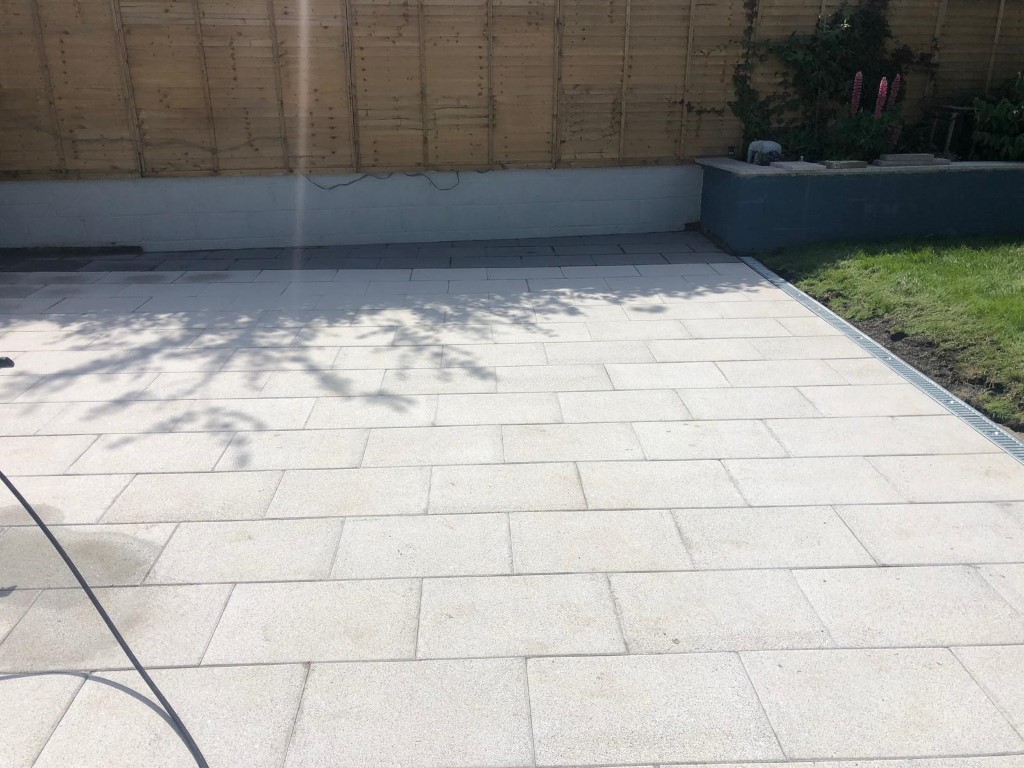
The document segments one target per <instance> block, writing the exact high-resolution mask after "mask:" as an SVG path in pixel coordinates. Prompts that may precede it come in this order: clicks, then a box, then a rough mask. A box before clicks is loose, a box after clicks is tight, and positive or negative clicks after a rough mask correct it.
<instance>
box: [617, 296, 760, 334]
mask: <svg viewBox="0 0 1024 768" xmlns="http://www.w3.org/2000/svg"><path fill="white" fill-rule="evenodd" d="M743 303H744V304H746V303H747V302H743ZM722 306H724V304H722V303H716V304H712V303H708V302H703V301H691V302H682V303H670V304H667V303H665V302H663V301H661V300H660V298H659V297H657V296H652V297H637V298H636V300H634V301H630V302H629V303H628V304H627V305H626V306H625V307H624V308H623V309H624V311H625V313H626V316H627V317H628V318H629V319H630V320H643V321H650V320H662V321H664V320H676V321H679V320H689V319H693V318H699V319H703V318H720V317H724V315H723V314H722V310H721V307H722ZM680 325H682V323H680ZM687 335H689V331H687Z"/></svg>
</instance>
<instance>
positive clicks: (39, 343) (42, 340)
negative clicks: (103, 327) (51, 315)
mask: <svg viewBox="0 0 1024 768" xmlns="http://www.w3.org/2000/svg"><path fill="white" fill-rule="evenodd" d="M96 338H97V334H96V333H95V332H86V331H74V330H69V331H67V332H62V331H59V330H58V331H8V332H6V333H2V334H0V345H3V348H4V351H5V352H7V353H8V355H7V356H10V353H11V352H35V351H37V350H46V349H84V348H85V347H87V346H88V345H89V344H91V343H92V342H93V341H95V340H96Z"/></svg>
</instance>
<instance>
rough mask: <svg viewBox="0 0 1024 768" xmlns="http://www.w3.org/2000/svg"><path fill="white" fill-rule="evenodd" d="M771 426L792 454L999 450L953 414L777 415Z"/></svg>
mask: <svg viewBox="0 0 1024 768" xmlns="http://www.w3.org/2000/svg"><path fill="white" fill-rule="evenodd" d="M768 427H769V428H770V429H771V431H772V432H773V433H774V434H775V436H776V437H777V438H778V439H779V441H780V442H781V443H782V444H783V445H784V446H785V447H786V450H787V451H788V452H789V454H790V455H791V456H873V455H898V454H937V453H997V452H999V447H998V446H997V445H996V444H995V443H993V442H991V441H990V440H988V438H986V437H983V436H982V435H980V434H978V433H977V432H976V431H975V430H974V429H972V428H971V427H969V426H968V425H967V424H965V423H964V422H963V421H961V420H960V419H958V418H957V417H956V416H952V415H945V416H854V417H850V418H830V419H822V418H817V419H779V420H772V421H769V422H768Z"/></svg>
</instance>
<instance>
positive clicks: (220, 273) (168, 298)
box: [0, 232, 1024, 768]
mask: <svg viewBox="0 0 1024 768" xmlns="http://www.w3.org/2000/svg"><path fill="white" fill-rule="evenodd" d="M446 249H447V250H446ZM261 262H262V263H261ZM61 264H63V265H69V264H70V265H72V266H73V267H74V271H64V272H59V271H52V270H53V269H54V267H56V266H59V265H61ZM290 267H296V268H295V269H291V268H290ZM24 269H26V270H27V271H22V272H6V273H0V354H4V355H10V356H11V357H13V358H14V360H15V362H16V367H15V368H14V369H11V370H5V371H2V372H0V435H2V436H0V469H2V470H3V471H4V472H5V473H7V474H9V475H11V476H12V477H13V478H14V481H15V482H16V484H17V485H18V486H19V488H20V489H21V490H22V492H23V493H24V494H25V495H26V496H27V497H28V499H29V500H30V501H31V502H33V503H34V504H35V505H36V506H37V508H38V509H39V510H40V512H41V514H42V515H43V516H44V518H45V519H46V520H47V521H48V522H49V523H51V524H52V525H53V530H54V532H55V534H56V535H57V536H58V538H60V540H61V541H62V542H64V543H65V545H66V546H67V547H68V549H69V550H70V552H71V553H72V556H73V557H74V558H75V559H76V561H77V562H78V563H79V565H80V567H81V568H82V569H83V571H84V572H85V573H86V575H87V576H88V578H89V579H90V580H91V582H92V584H93V585H94V586H96V587H99V588H100V589H98V593H99V595H100V598H101V600H103V602H104V603H105V604H106V605H107V606H108V608H109V610H110V612H111V613H112V615H113V616H114V618H115V621H117V622H118V624H119V625H120V626H121V628H122V629H123V631H124V633H125V635H126V636H127V638H128V640H129V642H130V643H131V644H132V645H133V647H134V648H135V650H136V652H137V653H138V655H139V656H140V657H141V659H142V660H143V662H144V663H145V664H147V666H148V667H149V668H150V669H151V671H152V673H153V675H154V677H155V679H156V680H157V681H158V683H160V685H161V686H163V688H164V690H165V692H166V693H167V694H168V696H169V698H170V699H171V701H172V702H173V703H174V705H175V706H176V708H177V709H178V711H179V712H180V713H181V714H182V716H183V718H184V719H185V721H186V722H187V724H188V725H189V727H190V729H191V730H192V733H193V735H194V736H195V737H196V739H197V741H198V743H199V744H200V746H201V747H202V749H203V750H204V752H205V754H206V757H207V759H208V760H209V763H210V765H211V766H213V768H282V767H283V768H327V767H337V768H370V767H371V766H401V768H527V767H530V766H546V767H549V768H554V767H556V766H560V767H566V766H571V767H577V766H579V767H583V766H655V765H657V766H668V765H671V766H683V765H689V764H698V763H702V764H703V763H720V764H731V763H745V764H750V763H754V764H764V765H767V764H778V763H785V762H789V761H794V762H795V761H800V762H807V761H814V762H815V763H816V765H818V766H823V765H824V766H833V765H835V766H838V765H840V764H844V763H843V762H842V761H865V760H882V759H888V760H892V761H893V762H885V763H879V766H880V767H884V768H911V767H912V766H921V768H973V767H975V766H976V767H977V768H1004V767H1011V768H1024V465H1022V464H1021V463H1019V462H1018V461H1017V460H1015V459H1014V458H1013V457H1012V456H1010V455H1008V454H1007V453H1005V452H1003V451H1002V450H1001V449H1000V448H998V447H997V446H996V445H995V444H993V443H992V442H990V441H989V440H988V439H986V438H985V437H984V436H983V435H981V434H979V433H978V432H976V431H975V430H974V429H972V428H971V427H969V426H968V425H967V424H965V423H964V422H962V421H961V420H959V419H958V418H956V417H954V416H953V415H951V414H950V413H948V412H947V411H946V410H945V409H944V408H943V406H942V405H941V404H939V403H937V402H936V401H934V400H932V399H931V398H930V397H928V396H926V395H925V394H923V393H922V392H920V391H919V390H918V389H916V388H915V387H914V386H912V385H911V384H909V383H907V382H906V381H905V380H903V379H901V378H900V377H899V376H897V375H896V374H894V373H893V372H892V371H891V370H890V369H889V368H888V367H887V366H886V365H884V364H883V363H882V362H880V361H879V360H876V359H874V358H872V357H870V356H869V355H868V354H867V353H866V352H864V351H863V350H862V349H861V348H860V347H859V346H858V345H857V344H855V343H854V342H853V341H851V340H850V339H849V338H847V337H845V336H843V335H842V334H840V333H839V332H838V331H836V330H835V329H834V328H833V327H832V326H830V325H829V324H828V323H826V322H824V321H823V320H822V319H821V318H820V317H818V316H816V315H815V314H814V313H813V312H812V311H810V310H808V309H806V308H805V307H803V306H801V305H800V304H799V303H798V302H796V301H794V300H793V299H791V298H790V297H789V296H787V295H786V294H785V293H784V292H783V291H781V290H779V289H778V288H776V287H775V286H773V285H772V284H770V283H769V282H767V281H766V280H764V279H763V278H762V277H761V276H759V275H758V274H757V273H756V272H755V271H753V270H752V269H751V268H750V267H748V266H747V265H745V264H743V263H741V262H739V261H737V260H736V259H734V258H733V257H731V256H729V255H727V254H724V253H721V252H720V251H717V250H716V249H715V248H714V246H713V245H711V244H710V243H709V242H708V241H707V240H705V239H704V238H703V237H701V236H700V235H698V234H695V233H691V232H682V233H667V234H653V235H623V236H615V237H612V236H604V237H584V238H558V239H551V240H535V241H529V242H506V243H475V244H442V245H438V244H431V245H424V246H409V245H406V246H400V247H394V248H388V247H384V246H379V247H370V246H360V247H354V248H351V249H344V248H339V249H319V250H318V251H314V252H310V253H305V254H300V255H296V254H295V253H292V252H288V251H284V250H283V249H277V250H275V251H273V252H267V253H258V252H257V253H244V254H236V253H233V252H222V253H219V254H205V255H204V254H163V255H149V254H147V255H143V256H137V257H133V256H116V255H115V256H111V257H109V258H106V257H98V258H93V257H89V258H86V259H84V260H83V259H82V258H78V259H77V260H75V259H68V258H64V259H63V260H58V259H56V258H53V259H49V260H47V259H46V258H45V257H38V258H37V257H35V256H33V257H32V258H26V259H25V267H24ZM36 269H38V270H50V271H34V270H36ZM149 699H150V694H149V693H148V691H147V690H146V689H145V687H144V685H143V684H142V682H141V680H139V678H138V677H137V676H136V674H135V673H134V672H133V671H131V670H130V668H129V665H128V662H127V660H126V659H125V658H124V657H123V656H122V654H121V653H120V651H119V650H118V648H117V646H116V644H115V643H114V641H113V640H112V639H111V638H110V637H109V636H108V635H107V634H106V632H105V630H104V628H103V626H102V624H101V623H100V621H99V619H98V617H97V616H96V615H95V614H94V612H93V611H92V608H91V607H90V605H89V604H88V602H87V601H86V599H85V597H84V595H83V594H82V593H81V592H80V591H79V590H78V589H77V588H76V587H75V586H74V583H73V581H72V579H71V577H70V574H68V573H67V572H66V570H65V568H64V567H63V565H62V563H61V562H60V561H59V560H58V559H57V557H56V556H55V555H54V554H53V553H52V552H51V550H50V549H49V546H48V544H47V542H46V541H45V539H44V538H43V536H42V535H41V534H40V533H39V531H38V530H37V529H36V528H34V527H33V526H32V525H31V521H30V520H29V519H28V518H27V516H26V515H25V513H24V511H23V510H22V509H21V508H20V507H19V506H18V505H17V504H16V502H15V500H14V499H13V497H11V496H10V495H9V494H7V493H6V491H4V493H3V496H2V499H0V766H3V767H4V768H14V767H17V768H28V767H29V766H32V767H34V768H57V767H61V768H65V767H67V766H73V767H74V768H115V767H124V768H128V767H131V768H135V767H137V766H160V767H166V768H179V767H181V768H184V767H185V766H189V765H193V763H192V762H191V761H190V758H189V756H188V753H187V752H186V750H185V748H184V746H183V745H182V743H181V741H180V740H179V739H178V738H177V736H176V735H175V733H174V732H173V731H172V730H171V728H170V727H169V726H168V724H167V723H166V722H165V720H164V719H163V717H162V715H161V714H160V713H159V711H158V710H157V709H156V707H155V705H153V704H152V702H151V701H150V700H149ZM862 764H863V763H862ZM851 765H852V763H851Z"/></svg>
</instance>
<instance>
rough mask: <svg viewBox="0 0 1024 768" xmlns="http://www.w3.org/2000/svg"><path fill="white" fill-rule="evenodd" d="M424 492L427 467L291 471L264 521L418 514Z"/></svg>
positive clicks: (427, 487)
mask: <svg viewBox="0 0 1024 768" xmlns="http://www.w3.org/2000/svg"><path fill="white" fill-rule="evenodd" d="M429 490H430V468H429V467H394V468H392V467H386V468H379V469H378V468H368V469H295V470H289V471H287V472H285V473H284V479H283V480H282V481H281V484H280V486H278V489H277V493H276V495H275V496H274V500H273V501H272V502H271V504H270V508H269V509H268V510H267V515H266V516H267V517H268V518H277V517H350V516H358V515H413V514H421V513H424V512H426V511H427V495H428V493H429Z"/></svg>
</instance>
